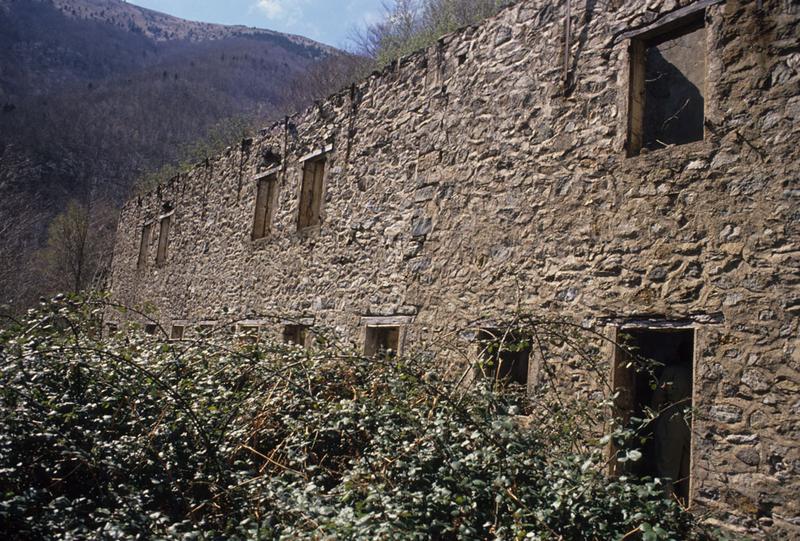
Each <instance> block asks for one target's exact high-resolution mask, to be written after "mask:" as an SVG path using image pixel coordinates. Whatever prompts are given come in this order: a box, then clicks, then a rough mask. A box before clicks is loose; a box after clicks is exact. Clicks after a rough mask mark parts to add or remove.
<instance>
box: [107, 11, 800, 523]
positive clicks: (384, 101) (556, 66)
mask: <svg viewBox="0 0 800 541" xmlns="http://www.w3.org/2000/svg"><path fill="white" fill-rule="evenodd" d="M799 23H800V7H798V4H797V3H796V2H793V1H791V0H763V1H762V0H758V1H741V0H720V1H716V0H700V1H695V2H688V1H682V0H641V1H631V2H621V1H619V0H611V1H610V2H605V3H601V2H595V1H594V0H586V1H578V0H570V1H569V2H568V0H559V1H550V0H547V1H545V0H531V1H522V2H519V3H517V4H515V5H512V6H510V7H508V8H506V9H504V10H503V11H501V12H500V13H499V14H498V15H497V16H495V17H493V18H491V19H490V20H488V21H486V22H484V23H483V24H481V25H479V26H474V27H468V28H465V29H463V30H461V31H459V32H456V33H454V34H451V35H448V36H445V37H443V38H441V39H440V40H439V41H438V43H436V44H435V45H434V46H431V47H429V48H428V49H426V50H422V51H419V52H417V53H415V54H412V55H410V56H407V57H403V58H400V59H398V60H397V61H396V62H394V63H393V64H392V65H390V66H387V67H386V68H385V69H384V70H383V71H381V72H379V73H375V74H373V75H372V76H371V77H369V78H368V79H367V80H364V81H362V82H360V83H358V84H356V85H354V86H353V87H352V88H350V89H347V90H345V91H343V92H341V93H339V94H336V95H333V96H331V97H330V98H328V99H326V100H324V101H321V102H319V103H317V104H315V105H314V106H313V107H311V108H309V109H308V110H307V111H305V112H302V113H299V114H297V115H295V116H292V117H290V118H287V119H286V121H285V122H281V123H279V124H277V125H275V126H273V127H271V128H269V129H266V130H264V131H263V132H262V133H261V134H260V136H258V137H256V138H254V139H253V140H245V141H242V143H241V144H240V145H238V146H237V147H235V148H230V149H228V151H227V152H226V153H225V154H224V155H221V156H217V157H215V158H211V159H209V160H207V161H206V162H204V163H201V164H198V165H197V166H196V167H195V168H194V169H193V170H192V171H190V172H188V173H186V174H182V175H180V176H177V177H175V178H173V179H172V180H170V181H169V182H167V183H165V184H163V185H161V186H159V187H158V188H157V189H155V190H154V191H152V192H151V193H148V194H146V195H144V196H140V197H136V198H134V199H132V200H131V201H129V202H128V203H127V204H126V205H125V207H124V209H123V211H122V215H121V219H120V223H119V228H118V232H117V240H116V250H115V255H114V265H113V274H112V292H113V297H114V299H115V300H116V301H117V302H119V303H121V304H124V305H126V306H130V307H136V308H139V309H143V310H146V311H148V312H149V313H150V314H151V315H152V317H154V318H155V320H156V321H158V322H159V323H160V324H161V325H162V326H163V327H164V328H167V329H171V330H170V332H171V334H172V337H173V338H175V339H181V338H183V339H189V338H192V337H193V336H195V333H198V332H200V330H202V329H207V328H210V327H211V326H214V325H222V324H223V323H224V322H226V321H231V320H234V319H236V320H246V322H247V324H248V325H249V326H250V327H255V326H258V325H261V326H262V327H263V330H264V332H269V333H274V334H275V335H276V336H280V333H284V337H287V339H292V340H299V339H300V338H298V337H300V336H301V335H302V333H301V330H300V327H302V328H303V329H305V328H306V327H312V326H320V327H328V328H332V329H334V330H335V332H337V333H338V335H339V336H340V337H341V339H342V340H343V341H345V342H349V343H351V344H352V345H353V346H355V347H359V348H362V347H363V348H366V350H367V351H368V352H372V351H376V350H377V349H378V348H379V347H381V346H386V345H387V344H390V345H393V346H394V347H397V348H398V349H401V348H405V349H406V350H408V351H411V350H413V349H414V348H416V347H423V345H425V344H432V343H434V341H435V340H436V337H442V336H456V335H459V333H461V335H462V336H463V335H464V333H463V331H464V330H467V329H470V328H474V327H475V326H476V325H477V324H478V323H477V322H491V321H492V320H493V318H500V317H504V316H507V315H508V314H509V313H515V312H517V311H525V312H530V313H535V314H544V315H552V316H558V317H562V316H563V317H569V318H573V319H574V320H577V321H581V322H582V324H583V325H584V326H586V327H587V328H590V329H592V330H594V331H596V332H598V333H601V334H603V335H605V336H609V337H612V338H613V337H616V336H619V335H620V333H625V332H631V333H633V335H634V336H635V337H637V340H639V341H640V342H641V344H642V345H643V346H647V344H648V343H649V342H648V341H656V342H657V341H658V340H661V339H663V338H664V336H667V337H668V338H669V336H673V335H669V336H668V335H664V334H663V333H666V332H673V333H679V334H680V335H681V336H682V337H683V338H682V339H684V340H685V341H687V343H689V342H690V343H691V349H690V352H689V355H690V356H691V357H692V361H693V389H692V396H693V405H694V407H695V408H696V409H695V414H694V417H693V426H692V436H691V468H690V480H691V483H690V489H689V499H690V501H691V504H692V505H693V506H697V507H698V508H701V509H710V510H711V511H712V512H713V513H714V514H715V515H716V516H717V517H719V519H720V521H721V522H724V523H725V524H726V525H727V526H728V527H730V528H733V529H735V530H738V531H742V532H749V533H751V534H755V535H763V536H767V537H776V538H796V537H798V536H800V498H798V494H800V393H799V391H800V371H799V370H798V368H799V365H800V347H799V346H800V344H798V324H799V322H800V289H798V286H799V285H800V206H799V205H798V202H800V183H798V178H800V144H798V140H799V139H800V92H798V90H800V24H799ZM264 314H273V315H275V314H278V315H281V316H282V317H285V318H287V320H291V321H292V322H294V326H289V325H287V326H286V327H285V328H284V326H283V325H282V324H281V322H280V321H277V320H275V319H269V318H262V317H261V316H262V315H264ZM109 318H110V322H111V323H113V324H114V325H116V326H122V325H126V324H128V323H131V322H136V320H135V319H134V316H133V315H132V312H127V313H126V314H116V313H112V314H110V315H109ZM204 326H205V327H204ZM674 336H677V334H676V335H674ZM302 339H303V340H304V339H305V338H302ZM601 351H602V355H603V356H604V362H606V363H607V367H605V368H604V369H605V370H607V371H608V374H609V377H610V378H611V379H612V380H615V379H616V385H617V387H620V388H621V386H623V385H624V384H626V383H625V381H626V380H625V377H623V375H621V372H620V369H619V353H618V352H616V350H615V348H601ZM539 362H541V361H536V360H535V359H531V362H530V366H529V368H528V372H527V374H528V377H529V381H527V383H528V384H529V385H535V382H536V375H537V373H538V372H537V371H538V368H539V367H538V366H537V364H538V363H539ZM562 368H563V369H564V370H568V369H569V363H564V364H563V366H562ZM582 377H583V376H581V375H580V374H578V375H577V376H576V378H575V379H576V381H577V383H576V385H577V386H578V387H580V386H581V385H582V382H581V381H580V380H581V378H582ZM627 381H628V383H630V381H631V380H630V378H628V380H627ZM585 383H586V384H587V385H589V386H591V382H585Z"/></svg>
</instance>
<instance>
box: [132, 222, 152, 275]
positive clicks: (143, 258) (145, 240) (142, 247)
mask: <svg viewBox="0 0 800 541" xmlns="http://www.w3.org/2000/svg"><path fill="white" fill-rule="evenodd" d="M152 234H153V222H149V223H146V224H144V226H143V227H142V238H141V240H140V241H139V258H138V259H137V260H136V268H137V269H141V268H144V266H145V265H146V264H147V252H148V251H149V250H150V237H151V236H152Z"/></svg>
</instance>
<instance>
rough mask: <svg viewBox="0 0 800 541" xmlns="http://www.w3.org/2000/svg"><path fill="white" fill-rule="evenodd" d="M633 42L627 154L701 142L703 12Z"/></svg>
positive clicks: (703, 92) (703, 76) (703, 48)
mask: <svg viewBox="0 0 800 541" xmlns="http://www.w3.org/2000/svg"><path fill="white" fill-rule="evenodd" d="M679 24H680V26H678V28H675V26H674V24H673V25H670V27H669V30H666V29H664V30H666V31H663V32H659V31H658V29H656V30H654V31H653V32H655V33H656V34H655V35H653V32H648V33H647V34H645V35H644V36H643V37H636V38H633V39H632V40H631V48H630V53H631V72H630V107H629V115H630V116H629V126H628V155H629V156H636V155H638V154H639V152H640V151H641V149H642V148H646V149H648V150H656V149H659V148H664V147H666V146H670V145H682V144H685V143H691V142H693V141H701V140H702V139H703V131H704V129H703V122H704V117H705V114H704V113H705V81H706V29H705V26H704V12H703V11H700V12H697V13H695V14H693V15H692V16H691V17H689V18H686V19H684V20H683V21H682V22H680V23H679Z"/></svg>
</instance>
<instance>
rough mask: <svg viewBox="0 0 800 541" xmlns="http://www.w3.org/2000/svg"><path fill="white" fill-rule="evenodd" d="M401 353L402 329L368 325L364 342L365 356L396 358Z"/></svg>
mask: <svg viewBox="0 0 800 541" xmlns="http://www.w3.org/2000/svg"><path fill="white" fill-rule="evenodd" d="M399 353H400V327H398V326H389V325H380V326H377V325H376V326H373V325H368V326H367V329H366V336H365V340H364V355H366V356H367V357H373V356H376V355H380V356H384V357H387V358H389V357H394V356H395V355H398V354H399Z"/></svg>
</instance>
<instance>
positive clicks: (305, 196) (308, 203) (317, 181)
mask: <svg viewBox="0 0 800 541" xmlns="http://www.w3.org/2000/svg"><path fill="white" fill-rule="evenodd" d="M325 162H326V159H325V157H324V156H323V157H319V158H314V159H310V160H307V161H306V162H305V164H304V165H303V184H302V187H301V190H300V208H299V211H298V212H299V214H298V217H297V228H298V229H305V228H308V227H313V226H315V225H319V224H320V223H322V182H323V179H324V177H325Z"/></svg>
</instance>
